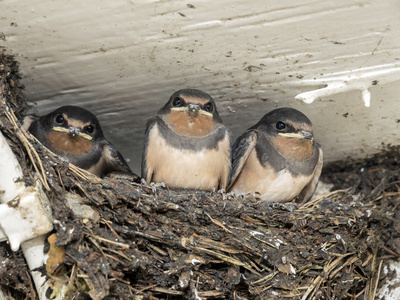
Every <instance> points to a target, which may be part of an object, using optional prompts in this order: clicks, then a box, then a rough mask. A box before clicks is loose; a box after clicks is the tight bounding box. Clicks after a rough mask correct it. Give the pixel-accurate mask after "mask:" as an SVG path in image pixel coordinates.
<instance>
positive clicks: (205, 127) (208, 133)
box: [142, 89, 231, 190]
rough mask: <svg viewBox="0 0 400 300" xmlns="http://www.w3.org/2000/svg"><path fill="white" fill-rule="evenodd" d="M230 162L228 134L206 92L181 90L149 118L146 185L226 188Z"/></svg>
mask: <svg viewBox="0 0 400 300" xmlns="http://www.w3.org/2000/svg"><path fill="white" fill-rule="evenodd" d="M230 165H231V163H230V142H229V133H228V130H227V129H226V127H225V126H224V125H223V123H222V120H221V118H220V116H219V115H218V111H217V108H216V105H215V101H214V100H213V98H211V96H210V95H208V94H207V93H204V92H202V91H200V90H195V89H183V90H179V91H177V92H175V93H174V94H172V96H171V97H170V99H169V101H168V102H167V103H166V104H165V105H164V106H163V107H162V108H161V109H160V110H159V111H158V113H157V115H156V116H155V117H152V118H151V119H149V121H148V122H147V125H146V137H145V145H144V150H143V157H142V177H143V178H144V179H145V180H146V182H147V183H150V182H165V183H166V185H167V186H169V187H173V188H186V189H195V190H212V189H213V188H215V189H225V188H226V185H227V182H228V176H229V172H230Z"/></svg>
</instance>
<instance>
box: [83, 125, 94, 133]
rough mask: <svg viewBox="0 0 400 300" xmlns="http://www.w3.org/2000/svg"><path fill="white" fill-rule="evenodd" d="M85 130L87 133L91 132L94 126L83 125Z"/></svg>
mask: <svg viewBox="0 0 400 300" xmlns="http://www.w3.org/2000/svg"><path fill="white" fill-rule="evenodd" d="M85 131H86V132H87V133H89V134H90V133H93V132H94V126H93V125H88V126H86V127H85Z"/></svg>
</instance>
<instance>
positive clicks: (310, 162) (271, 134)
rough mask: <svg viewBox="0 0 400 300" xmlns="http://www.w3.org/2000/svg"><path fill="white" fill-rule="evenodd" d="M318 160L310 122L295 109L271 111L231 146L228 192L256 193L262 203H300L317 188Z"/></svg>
mask: <svg viewBox="0 0 400 300" xmlns="http://www.w3.org/2000/svg"><path fill="white" fill-rule="evenodd" d="M322 160H323V155H322V149H321V147H320V146H319V145H318V144H317V143H316V142H315V141H314V136H313V131H312V124H311V121H310V120H309V119H308V118H307V117H306V116H305V115H304V114H303V113H301V112H300V111H298V110H296V109H293V108H279V109H275V110H273V111H271V112H270V113H268V114H266V115H265V116H264V117H263V118H262V119H261V120H260V121H259V122H258V123H257V124H255V125H254V126H252V127H250V128H249V129H248V130H246V132H245V133H244V134H242V135H241V136H240V137H239V138H238V139H237V140H236V142H235V143H234V145H233V146H232V172H231V175H230V183H229V190H230V191H233V192H235V194H237V195H240V194H247V193H251V192H258V193H260V197H261V200H262V201H270V202H288V201H291V200H293V199H295V198H296V200H297V201H298V202H300V203H304V202H306V201H308V200H309V199H310V198H311V196H312V195H313V193H314V191H315V189H316V187H317V184H318V180H319V177H320V175H321V170H322Z"/></svg>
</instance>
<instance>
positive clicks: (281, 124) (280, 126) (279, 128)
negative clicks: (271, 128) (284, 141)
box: [276, 121, 286, 130]
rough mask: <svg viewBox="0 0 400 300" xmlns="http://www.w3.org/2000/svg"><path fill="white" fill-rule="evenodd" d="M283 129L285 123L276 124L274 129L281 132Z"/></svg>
mask: <svg viewBox="0 0 400 300" xmlns="http://www.w3.org/2000/svg"><path fill="white" fill-rule="evenodd" d="M285 128H286V124H285V123H283V122H281V121H279V122H276V129H278V130H283V129H285Z"/></svg>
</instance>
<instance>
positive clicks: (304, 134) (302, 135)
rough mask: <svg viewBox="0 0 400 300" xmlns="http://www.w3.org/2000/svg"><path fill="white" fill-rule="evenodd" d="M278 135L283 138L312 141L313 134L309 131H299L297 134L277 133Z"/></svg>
mask: <svg viewBox="0 0 400 300" xmlns="http://www.w3.org/2000/svg"><path fill="white" fill-rule="evenodd" d="M278 135H280V136H284V137H289V138H296V139H308V140H313V139H314V137H313V134H312V133H311V132H310V131H306V130H301V131H299V132H296V133H295V132H287V133H282V132H279V133H278Z"/></svg>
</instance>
